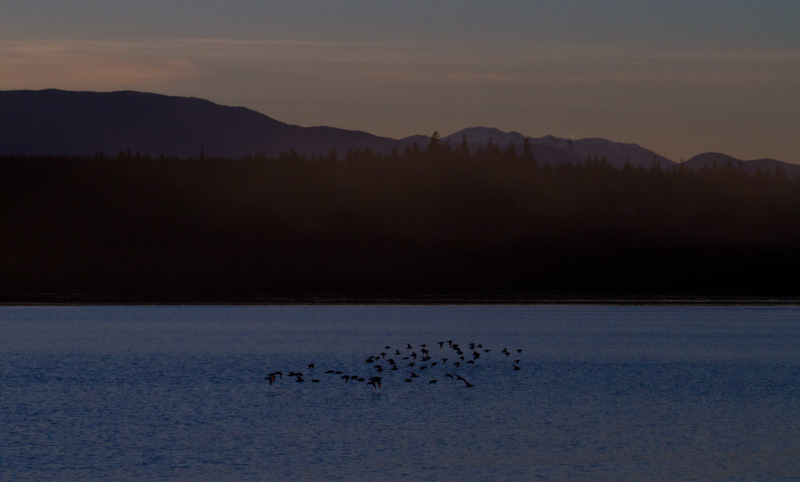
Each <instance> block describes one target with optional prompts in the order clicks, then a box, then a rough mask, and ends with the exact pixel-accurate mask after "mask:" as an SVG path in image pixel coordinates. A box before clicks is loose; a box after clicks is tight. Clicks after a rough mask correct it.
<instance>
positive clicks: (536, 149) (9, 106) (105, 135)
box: [0, 90, 800, 176]
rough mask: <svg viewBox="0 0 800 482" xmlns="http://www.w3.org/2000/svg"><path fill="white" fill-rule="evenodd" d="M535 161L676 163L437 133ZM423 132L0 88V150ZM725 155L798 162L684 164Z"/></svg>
mask: <svg viewBox="0 0 800 482" xmlns="http://www.w3.org/2000/svg"><path fill="white" fill-rule="evenodd" d="M526 138H527V139H528V142H529V143H530V146H531V150H532V153H533V155H534V156H535V157H536V159H537V160H538V162H539V163H540V164H544V163H549V164H561V163H573V164H574V163H580V162H583V161H585V160H586V159H587V158H597V159H605V160H606V161H607V162H609V163H610V164H611V165H612V166H614V167H617V168H621V167H623V166H624V165H626V163H627V164H629V165H631V166H635V167H644V168H650V167H652V166H653V165H655V164H658V165H661V166H665V167H667V166H672V165H675V163H673V162H672V161H671V160H669V159H667V158H666V157H664V156H661V155H659V154H657V153H655V152H653V151H650V150H648V149H646V148H644V147H642V146H639V145H637V144H625V143H619V142H613V141H610V140H607V139H597V138H589V139H563V138H558V137H554V136H545V137H539V138H536V137H526V136H524V135H523V134H520V133H518V132H503V131H500V130H498V129H494V128H489V127H471V128H467V129H463V130H461V131H459V132H456V133H454V134H451V135H448V136H445V137H442V138H441V141H442V142H449V143H450V145H451V146H453V147H458V146H459V145H460V144H461V143H462V142H463V141H464V140H466V142H467V144H468V145H469V146H470V148H476V147H479V146H484V145H486V143H487V142H489V141H491V142H492V143H494V144H496V145H498V146H500V147H508V146H510V145H512V144H513V145H514V146H515V147H516V148H517V149H518V152H519V150H520V149H521V148H522V145H523V142H525V139H526ZM428 140H429V136H425V135H417V136H411V137H407V138H404V139H391V138H388V137H379V136H375V135H372V134H369V133H366V132H360V131H352V130H346V129H337V128H334V127H325V126H317V127H300V126H296V125H290V124H286V123H284V122H280V121H278V120H275V119H272V118H270V117H268V116H266V115H263V114H260V113H258V112H256V111H253V110H250V109H246V108H243V107H227V106H221V105H218V104H214V103H212V102H209V101H207V100H202V99H196V98H189V97H171V96H165V95H159V94H150V93H141V92H132V91H123V92H104V93H100V92H72V91H62V90H41V91H27V90H26V91H0V154H22V155H66V156H92V155H95V154H97V153H104V154H106V155H110V156H114V155H116V154H117V153H118V152H119V151H127V150H130V151H132V152H140V153H141V154H149V155H150V156H151V157H158V156H161V155H164V156H176V157H182V158H189V157H197V156H198V155H200V154H201V153H202V154H203V155H205V156H218V157H227V158H241V157H243V156H246V155H248V154H263V155H267V156H277V155H279V154H281V153H285V152H288V151H289V150H291V149H294V150H296V151H297V152H300V153H302V154H308V155H311V154H316V155H326V154H328V153H329V152H330V151H331V150H336V151H337V153H338V154H339V155H342V154H344V153H346V152H347V151H348V150H359V149H367V148H368V149H371V150H372V151H374V152H376V153H379V154H389V153H390V152H392V150H393V149H398V150H401V151H402V149H404V148H405V147H406V146H409V145H411V144H412V143H414V142H416V143H417V144H418V145H419V146H420V147H423V148H424V147H425V146H426V145H427V143H428ZM715 161H716V162H717V164H718V165H720V164H727V163H729V162H730V163H732V164H733V165H734V166H737V167H739V166H741V168H742V169H744V170H746V171H748V172H756V171H758V170H761V171H767V170H770V171H772V170H775V169H776V168H777V167H781V168H782V169H784V170H785V171H786V173H787V174H789V175H790V176H794V175H797V174H799V173H800V165H795V164H789V163H785V162H781V161H777V160H774V159H760V160H754V161H740V160H738V159H735V158H733V157H730V156H726V155H724V154H713V153H706V154H701V155H699V156H696V157H694V158H692V159H690V160H689V161H687V162H686V165H687V166H689V167H690V168H692V169H700V168H702V167H704V166H709V165H713V164H714V162H715Z"/></svg>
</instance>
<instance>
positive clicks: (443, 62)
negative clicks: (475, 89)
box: [0, 38, 800, 89]
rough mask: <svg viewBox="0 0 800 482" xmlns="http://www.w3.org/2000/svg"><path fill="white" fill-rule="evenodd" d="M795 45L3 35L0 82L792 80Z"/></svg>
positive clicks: (110, 85) (797, 60) (797, 71)
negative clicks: (687, 47)
mask: <svg viewBox="0 0 800 482" xmlns="http://www.w3.org/2000/svg"><path fill="white" fill-rule="evenodd" d="M798 65H800V50H772V51H761V50H735V51H734V50H731V51H725V50H705V51H651V50H646V49H637V48H635V47H630V46H625V47H621V46H614V45H599V46H598V45H583V44H581V45H537V44H533V45H524V44H523V45H507V46H503V47H498V46H497V45H495V46H492V47H485V46H481V45H477V44H476V45H464V44H455V43H452V44H436V45H429V44H425V43H414V42H404V43H389V42H382V43H371V42H363V43H359V42H307V41H287V40H252V41H251V40H234V39H214V38H183V39H161V40H154V41H150V42H94V41H53V40H40V41H3V40H0V88H21V87H28V88H35V87H45V86H59V87H65V88H98V89H99V88H102V89H114V88H143V87H145V88H152V87H157V86H159V85H162V84H170V83H175V82H185V81H191V82H197V81H202V80H203V79H208V80H209V81H217V82H218V81H219V80H220V79H224V78H225V77H226V76H230V75H238V76H239V78H236V79H231V81H232V82H236V83H241V82H247V81H248V79H247V77H248V76H249V77H250V79H249V81H251V82H258V80H259V77H260V76H265V75H266V76H274V75H278V76H280V77H281V78H283V79H288V78H292V77H294V78H298V79H300V78H303V77H307V78H309V77H313V76H326V77H327V78H328V80H330V79H331V78H340V79H348V80H349V81H353V80H357V81H360V82H366V83H368V82H376V81H378V82H386V83H389V84H391V85H396V84H398V83H403V82H411V83H419V82H425V83H429V84H432V85H446V84H451V85H454V86H458V85H461V84H515V85H520V86H524V85H531V86H542V85H548V84H564V83H569V84H597V83H642V82H647V83H672V84H675V83H731V82H735V83H765V82H772V83H774V82H784V83H785V82H798V79H799V78H800V67H798Z"/></svg>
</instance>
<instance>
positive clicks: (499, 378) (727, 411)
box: [0, 306, 800, 481]
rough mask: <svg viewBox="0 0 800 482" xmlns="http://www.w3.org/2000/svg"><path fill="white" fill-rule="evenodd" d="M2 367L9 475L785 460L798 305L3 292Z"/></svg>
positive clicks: (443, 471) (661, 466)
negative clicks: (121, 300) (46, 302)
mask: <svg viewBox="0 0 800 482" xmlns="http://www.w3.org/2000/svg"><path fill="white" fill-rule="evenodd" d="M446 340H453V342H454V343H456V344H458V345H459V346H460V347H461V348H462V351H464V353H465V355H464V356H465V359H464V360H463V361H461V362H462V365H461V366H459V367H455V366H453V364H454V363H455V362H456V361H460V360H459V357H458V354H457V353H456V352H455V350H454V349H453V348H450V347H449V346H448V343H447V342H446ZM439 341H445V343H444V345H443V348H439V345H438V343H437V342H439ZM423 343H424V344H427V348H426V349H427V350H429V356H430V357H431V359H430V360H427V361H424V362H423V361H422V360H421V358H422V357H423V356H424V353H423V352H422V351H421V350H422V347H421V344H423ZM469 343H478V344H481V345H483V346H482V348H480V349H478V350H479V353H480V358H478V359H475V358H474V355H472V352H473V350H469V346H468V345H469ZM407 344H411V345H412V350H408V349H407V348H406V347H407ZM387 345H388V346H390V347H391V348H390V349H388V350H387V349H385V348H384V347H385V346H387ZM503 348H508V350H509V351H510V353H511V355H510V356H506V355H505V354H503V353H502V350H503ZM398 349H400V350H401V354H400V355H396V351H395V350H398ZM476 349H477V348H476ZM485 349H490V350H491V351H490V352H485V351H483V350H485ZM516 349H522V352H521V353H518V352H516V351H514V350H516ZM412 351H413V352H414V353H417V359H416V360H414V359H413V358H409V359H403V358H404V357H405V356H409V357H410V356H411V355H410V353H411V352H412ZM381 352H386V353H387V355H386V357H385V358H383V357H381V358H380V360H378V361H376V362H373V363H366V358H367V357H368V356H370V355H373V356H374V355H378V354H379V353H381ZM445 357H446V358H448V361H447V362H442V361H441V359H442V358H445ZM389 358H392V359H394V360H395V364H396V365H397V366H399V367H400V369H398V370H396V371H392V370H389V369H388V368H389V367H390V366H391V364H390V363H389V362H388V359H389ZM517 359H518V360H519V362H518V363H517V366H519V368H520V369H519V370H514V369H513V366H514V360H517ZM469 360H473V361H474V363H472V364H467V363H466V362H467V361H469ZM412 361H414V362H415V366H413V367H408V363H411V362H412ZM432 362H437V364H436V365H433V364H432ZM309 363H314V365H315V367H314V369H313V370H312V369H309V368H308V364H309ZM376 364H381V365H382V367H383V368H386V370H385V371H384V372H383V373H381V374H380V375H381V376H382V378H383V379H382V384H381V388H380V389H375V388H373V387H371V386H368V385H367V384H366V382H365V381H363V382H359V381H357V380H352V381H349V382H348V383H345V382H344V380H343V379H342V378H341V377H342V376H344V375H361V376H362V377H364V378H367V379H368V378H369V377H371V376H375V375H377V369H376V368H375V365H376ZM422 365H425V366H426V369H424V370H423V369H421V366H422ZM278 370H280V371H282V372H283V379H280V378H278V379H277V380H276V381H275V383H274V384H273V385H272V386H270V384H269V382H268V381H265V380H264V378H265V377H266V376H267V375H268V374H269V373H271V372H274V371H278ZM327 370H337V371H341V372H342V373H341V374H335V373H325V371H327ZM291 371H301V372H303V373H304V375H303V378H304V382H302V383H299V382H297V381H296V379H295V377H290V376H288V373H289V372H291ZM411 371H414V372H415V374H418V375H419V377H417V378H411V380H412V381H411V382H405V379H406V378H408V377H410V372H411ZM446 374H451V375H454V378H453V379H450V378H448V377H446V376H445V375H446ZM457 376H461V377H462V378H463V380H459V379H457V378H456V377H457ZM0 377H2V387H0V422H2V428H0V430H2V437H0V479H3V480H92V479H94V480H111V479H114V480H120V479H129V480H179V479H193V480H194V479H201V480H203V479H205V480H348V481H349V480H367V479H369V480H400V479H405V480H567V479H585V480H634V479H637V480H800V308H798V307H702V306H692V307H674V306H673V307H664V306H659V307H632V306H624V307H620V306H616V307H615V306H602V307H598V306H530V307H519V306H491V307H22V308H14V307H4V308H0ZM315 379H316V380H319V382H317V383H313V382H312V380H315ZM432 379H436V380H437V383H436V384H432V383H429V381H430V380H432ZM467 382H469V383H470V384H472V385H473V386H472V387H468V386H467Z"/></svg>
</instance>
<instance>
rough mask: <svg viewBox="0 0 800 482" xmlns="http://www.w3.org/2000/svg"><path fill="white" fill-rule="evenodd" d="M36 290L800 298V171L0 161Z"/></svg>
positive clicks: (422, 157) (449, 151)
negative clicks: (796, 175)
mask: <svg viewBox="0 0 800 482" xmlns="http://www.w3.org/2000/svg"><path fill="white" fill-rule="evenodd" d="M0 210H2V216H1V217H0V222H2V228H0V229H1V231H0V293H2V294H3V295H2V296H3V297H4V298H5V299H6V300H23V301H25V300H28V301H48V300H50V301H52V300H61V301H65V300H66V301H70V300H75V301H87V300H88V301H92V300H99V301H103V300H139V301H145V302H147V301H186V300H194V301H257V300H266V301H269V300H278V299H291V300H294V301H298V300H299V301H303V300H308V301H313V300H315V299H320V298H322V299H327V300H331V299H334V300H335V299H345V300H365V301H376V300H382V299H388V300H414V299H445V300H488V301H491V300H503V301H513V300H516V299H519V300H536V299H546V298H548V297H552V296H567V297H629V298H630V297H634V298H635V297H663V296H683V297H686V296H689V297H719V296H722V297H725V296H758V297H772V296H775V297H787V296H788V297H793V296H797V295H800V283H799V282H798V273H799V272H800V271H798V268H800V256H798V250H797V248H798V246H800V179H790V178H789V177H788V176H787V175H786V174H785V173H784V172H782V171H780V170H778V171H776V172H769V173H757V174H755V175H752V174H748V173H746V172H743V171H742V170H741V169H738V168H736V167H734V166H732V165H730V164H728V165H716V166H714V167H711V168H707V169H703V170H700V171H696V172H695V171H690V170H688V169H685V168H681V167H677V168H668V169H664V168H661V167H659V166H658V165H654V166H653V167H652V168H649V169H644V168H639V167H631V166H626V167H624V168H622V169H615V168H613V167H611V166H610V165H609V164H608V163H607V162H605V161H604V160H603V159H596V158H595V159H587V160H586V161H585V162H584V163H582V164H580V165H574V164H560V165H553V166H551V165H539V163H538V162H537V161H536V159H535V158H534V157H533V156H532V155H531V153H530V149H529V146H527V145H525V146H519V147H518V148H514V147H510V148H500V147H498V146H496V145H493V144H491V143H489V144H488V145H486V146H483V147H481V148H479V149H475V148H473V149H472V150H470V148H469V147H468V146H467V145H466V144H464V145H461V146H456V147H453V146H451V145H449V144H442V143H440V142H439V140H438V137H437V136H436V135H434V136H433V137H432V138H431V142H430V144H429V145H428V146H425V147H422V148H420V147H418V146H417V145H416V144H415V145H414V146H412V147H409V148H407V149H405V151H397V150H396V151H394V152H393V153H392V154H390V155H378V154H375V153H373V152H371V151H369V150H364V151H355V152H348V153H338V154H337V153H336V152H330V153H329V154H328V155H327V156H321V157H316V156H314V157H306V156H301V155H299V154H297V153H296V152H294V151H292V152H289V153H287V154H284V155H281V156H280V157H277V158H274V157H266V156H262V155H258V154H254V155H252V156H248V157H246V158H244V159H237V160H233V159H211V158H207V157H204V156H202V155H199V156H198V157H197V158H195V159H178V158H163V157H162V158H151V157H149V156H146V155H141V154H138V153H131V152H120V153H119V155H116V156H106V155H102V154H98V155H96V156H94V157H87V158H75V157H70V158H60V157H30V156H5V157H2V158H0Z"/></svg>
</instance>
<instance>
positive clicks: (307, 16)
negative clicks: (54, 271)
mask: <svg viewBox="0 0 800 482" xmlns="http://www.w3.org/2000/svg"><path fill="white" fill-rule="evenodd" d="M43 88H60V89H69V90H93V91H111V90H138V91H147V92H156V93H162V94H169V95H181V96H192V97H202V98H205V99H208V100H211V101H213V102H216V103H219V104H224V105H238V106H244V107H248V108H251V109H254V110H257V111H259V112H262V113H264V114H266V115H268V116H270V117H273V118H275V119H277V120H280V121H283V122H289V123H292V124H298V125H302V126H312V125H329V126H334V127H341V128H346V129H358V130H364V131H368V132H371V133H373V134H378V135H384V136H389V137H394V138H399V137H405V136H409V135H412V134H426V135H429V134H430V133H432V132H433V131H434V130H437V131H439V132H440V133H441V134H442V135H447V134H451V133H453V132H455V131H458V130H460V129H462V128H465V127H472V126H491V127H497V128H499V129H502V130H505V131H518V132H521V133H523V134H525V135H529V136H534V137H541V136H544V135H547V134H552V135H555V136H558V137H574V138H583V137H604V138H608V139H611V140H614V141H619V142H635V143H638V144H641V145H643V146H645V147H647V148H649V149H652V150H654V151H656V152H658V153H659V154H662V155H665V156H667V157H668V158H670V159H672V160H674V161H679V160H681V159H682V158H683V159H688V158H689V157H692V156H694V155H696V154H699V153H702V152H707V151H716V152H724V153H727V154H730V155H733V156H735V157H738V158H740V159H754V158H761V157H772V158H777V159H780V160H784V161H788V162H796V163H800V1H798V0H762V1H753V0H702V1H697V0H692V1H686V0H669V1H667V0H664V1H661V0H658V1H643V0H596V1H590V0H570V1H544V0H519V1H512V0H494V1H491V2H487V1H484V0H481V1H477V0H476V1H472V0H462V1H455V0H452V1H443V0H429V1H426V2H422V1H419V0H403V1H395V0H385V1H375V0H291V1H269V0H228V1H226V2H219V1H211V0H201V1H198V0H193V1H190V0H158V1H156V0H137V1H130V0H127V1H122V0H61V1H59V2H53V1H45V0H25V1H9V0H5V1H2V2H0V89H2V90H11V89H43Z"/></svg>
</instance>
